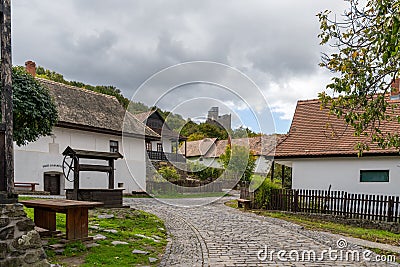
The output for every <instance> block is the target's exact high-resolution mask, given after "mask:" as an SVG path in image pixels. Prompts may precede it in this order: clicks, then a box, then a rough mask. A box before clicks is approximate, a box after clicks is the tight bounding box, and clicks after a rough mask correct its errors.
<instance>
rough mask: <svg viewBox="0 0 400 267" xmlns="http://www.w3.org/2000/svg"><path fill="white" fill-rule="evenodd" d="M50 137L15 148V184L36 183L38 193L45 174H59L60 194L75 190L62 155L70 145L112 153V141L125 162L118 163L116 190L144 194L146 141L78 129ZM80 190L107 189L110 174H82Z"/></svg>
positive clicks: (60, 130) (59, 131)
mask: <svg viewBox="0 0 400 267" xmlns="http://www.w3.org/2000/svg"><path fill="white" fill-rule="evenodd" d="M53 134H54V136H55V138H53V137H51V136H47V137H41V138H40V139H39V140H37V141H36V142H33V143H29V144H28V145H26V146H22V147H18V146H16V145H15V158H14V160H15V181H16V182H37V183H39V185H38V186H37V187H36V188H37V190H44V175H45V174H59V175H60V193H61V194H62V195H64V194H65V191H64V189H70V188H73V185H72V183H71V182H69V181H67V180H66V179H65V177H64V176H63V170H62V161H63V158H64V157H63V156H62V152H63V151H64V150H65V148H66V147H67V146H70V147H72V148H74V149H82V150H92V151H104V152H109V151H110V141H111V140H113V141H118V146H119V152H120V153H121V154H122V155H123V156H124V158H123V159H119V160H116V161H115V185H114V186H115V188H118V187H120V188H124V189H125V191H124V193H130V192H132V191H145V189H146V188H145V186H146V167H145V141H144V138H132V137H129V138H128V137H124V142H122V137H121V136H115V135H109V134H100V133H93V132H87V131H82V130H75V129H66V128H60V127H54V129H53ZM85 163H88V164H104V165H107V163H106V162H105V161H87V162H85ZM80 188H108V174H106V173H98V172H81V173H80Z"/></svg>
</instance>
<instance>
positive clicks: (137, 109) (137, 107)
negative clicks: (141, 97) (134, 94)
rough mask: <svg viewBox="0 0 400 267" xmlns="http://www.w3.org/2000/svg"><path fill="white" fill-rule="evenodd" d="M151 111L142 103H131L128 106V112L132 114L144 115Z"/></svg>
mask: <svg viewBox="0 0 400 267" xmlns="http://www.w3.org/2000/svg"><path fill="white" fill-rule="evenodd" d="M149 110H150V108H149V107H148V106H146V105H145V104H143V103H142V102H130V103H129V106H128V111H129V112H131V113H132V114H138V113H143V112H146V111H149Z"/></svg>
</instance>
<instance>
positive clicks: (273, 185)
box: [254, 179, 282, 208]
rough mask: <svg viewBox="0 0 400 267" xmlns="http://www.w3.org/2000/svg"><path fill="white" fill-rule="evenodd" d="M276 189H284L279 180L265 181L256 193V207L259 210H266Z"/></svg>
mask: <svg viewBox="0 0 400 267" xmlns="http://www.w3.org/2000/svg"><path fill="white" fill-rule="evenodd" d="M275 189H282V185H281V184H280V182H279V181H278V180H274V181H271V180H270V179H265V180H264V181H263V183H262V184H261V185H260V186H259V187H258V188H257V190H256V191H255V195H254V202H255V206H256V207H258V208H266V207H267V206H268V204H269V203H270V201H271V193H272V190H275Z"/></svg>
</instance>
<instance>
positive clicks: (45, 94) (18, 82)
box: [12, 67, 58, 146]
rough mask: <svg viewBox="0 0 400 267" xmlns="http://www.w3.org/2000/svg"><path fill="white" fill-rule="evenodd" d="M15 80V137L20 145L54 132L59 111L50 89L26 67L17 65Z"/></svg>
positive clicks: (14, 74)
mask: <svg viewBox="0 0 400 267" xmlns="http://www.w3.org/2000/svg"><path fill="white" fill-rule="evenodd" d="M12 82H13V105H14V114H13V115H14V141H15V142H16V143H17V145H19V146H20V145H25V144H27V143H28V142H34V141H36V140H37V139H38V138H39V137H41V136H47V135H50V134H51V130H52V128H53V126H54V125H55V124H56V122H57V119H58V113H57V108H56V106H55V104H54V102H53V100H52V98H51V96H50V94H49V91H48V90H47V89H46V88H45V87H43V86H42V85H41V84H40V83H39V82H37V81H36V80H35V79H34V78H33V77H32V75H30V74H28V73H27V72H26V71H25V68H23V67H13V72H12Z"/></svg>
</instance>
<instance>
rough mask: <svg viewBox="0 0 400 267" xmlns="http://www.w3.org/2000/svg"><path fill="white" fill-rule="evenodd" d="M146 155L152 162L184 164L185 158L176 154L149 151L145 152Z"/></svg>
mask: <svg viewBox="0 0 400 267" xmlns="http://www.w3.org/2000/svg"><path fill="white" fill-rule="evenodd" d="M147 155H148V156H149V158H150V159H152V160H163V161H172V162H184V163H185V162H186V158H185V157H184V156H183V155H182V154H177V153H167V152H160V151H150V150H147Z"/></svg>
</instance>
